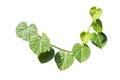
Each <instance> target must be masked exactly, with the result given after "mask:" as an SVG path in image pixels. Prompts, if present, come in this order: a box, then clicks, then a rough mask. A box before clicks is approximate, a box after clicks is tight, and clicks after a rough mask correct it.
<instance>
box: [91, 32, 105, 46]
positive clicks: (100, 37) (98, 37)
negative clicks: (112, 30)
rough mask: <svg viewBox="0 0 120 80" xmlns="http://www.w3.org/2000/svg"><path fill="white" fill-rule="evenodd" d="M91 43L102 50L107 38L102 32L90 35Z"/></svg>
mask: <svg viewBox="0 0 120 80" xmlns="http://www.w3.org/2000/svg"><path fill="white" fill-rule="evenodd" d="M91 42H92V43H93V44H94V45H95V46H97V47H99V48H103V47H104V46H105V45H106V43H107V37H106V35H105V34H104V33H103V32H99V33H97V34H96V33H95V32H94V33H92V35H91Z"/></svg>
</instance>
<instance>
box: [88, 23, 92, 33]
mask: <svg viewBox="0 0 120 80" xmlns="http://www.w3.org/2000/svg"><path fill="white" fill-rule="evenodd" d="M91 25H92V24H90V26H89V28H88V30H87V32H89V30H90V28H91Z"/></svg>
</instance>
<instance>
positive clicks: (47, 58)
mask: <svg viewBox="0 0 120 80" xmlns="http://www.w3.org/2000/svg"><path fill="white" fill-rule="evenodd" d="M54 55H55V51H54V49H52V48H51V49H50V51H46V52H44V53H41V54H40V55H38V59H39V61H40V62H41V63H46V62H48V61H50V60H52V59H53V57H54Z"/></svg>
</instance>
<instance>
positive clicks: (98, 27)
mask: <svg viewBox="0 0 120 80" xmlns="http://www.w3.org/2000/svg"><path fill="white" fill-rule="evenodd" d="M92 27H93V29H94V30H95V31H96V32H102V22H101V21H100V19H96V20H95V21H93V23H92Z"/></svg>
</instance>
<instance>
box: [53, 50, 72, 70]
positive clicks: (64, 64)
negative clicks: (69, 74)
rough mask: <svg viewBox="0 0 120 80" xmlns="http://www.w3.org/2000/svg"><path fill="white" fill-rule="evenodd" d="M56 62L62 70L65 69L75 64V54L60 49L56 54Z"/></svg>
mask: <svg viewBox="0 0 120 80" xmlns="http://www.w3.org/2000/svg"><path fill="white" fill-rule="evenodd" d="M55 62H56V64H57V66H58V68H59V69H60V70H65V69H67V68H69V67H70V66H71V65H72V64H73V62H74V56H73V55H72V53H71V52H68V53H67V54H65V52H64V51H59V52H57V54H56V55H55Z"/></svg>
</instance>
